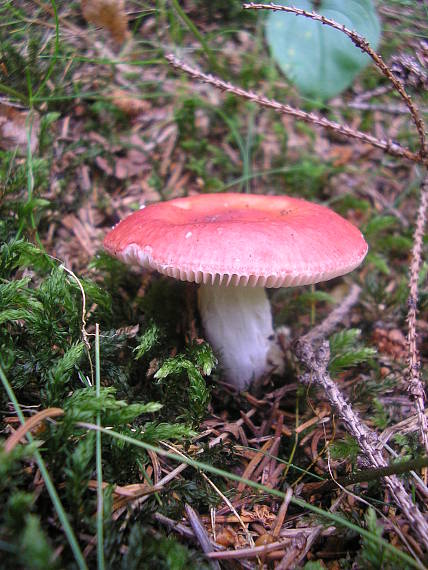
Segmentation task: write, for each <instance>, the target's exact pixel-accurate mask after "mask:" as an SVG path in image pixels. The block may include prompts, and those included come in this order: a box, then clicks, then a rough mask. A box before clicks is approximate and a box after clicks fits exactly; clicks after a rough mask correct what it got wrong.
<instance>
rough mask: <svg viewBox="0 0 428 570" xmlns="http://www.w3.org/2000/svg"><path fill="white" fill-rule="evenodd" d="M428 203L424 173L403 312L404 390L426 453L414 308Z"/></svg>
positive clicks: (427, 444)
mask: <svg viewBox="0 0 428 570" xmlns="http://www.w3.org/2000/svg"><path fill="white" fill-rule="evenodd" d="M427 206H428V177H425V180H424V181H423V183H422V188H421V199H420V204H419V210H418V216H417V220H416V229H415V233H414V237H413V248H412V257H411V261H410V280H409V290H410V291H409V299H408V304H409V309H408V313H407V325H408V334H407V340H408V343H409V371H408V381H409V386H408V388H407V389H408V391H409V393H410V397H411V399H412V400H413V401H414V403H415V406H416V412H417V415H418V421H419V426H420V432H421V439H422V443H423V445H424V447H425V451H426V452H427V453H428V420H427V417H426V415H425V391H424V386H423V383H422V379H421V362H420V358H419V351H418V347H417V342H416V340H417V333H416V316H417V310H418V298H419V295H418V281H419V272H420V269H421V263H422V245H423V237H424V229H425V222H426V211H427Z"/></svg>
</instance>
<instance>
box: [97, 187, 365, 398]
mask: <svg viewBox="0 0 428 570" xmlns="http://www.w3.org/2000/svg"><path fill="white" fill-rule="evenodd" d="M104 247H105V249H106V250H107V251H108V252H109V253H110V254H112V255H115V256H117V257H119V258H120V259H121V260H122V261H124V262H126V263H132V264H138V265H141V266H143V267H149V268H152V269H156V270H157V271H159V272H160V273H163V274H164V275H169V276H170V277H174V278H176V279H180V280H182V281H192V282H195V283H198V284H199V290H198V304H199V311H200V315H201V320H202V324H203V327H204V330H205V334H206V337H207V339H208V341H209V342H210V343H211V345H212V347H213V348H214V350H215V351H216V352H217V353H218V355H219V357H220V362H221V364H222V368H223V371H224V375H225V378H226V380H227V381H228V383H230V384H232V385H233V386H235V387H236V388H237V389H238V390H244V389H246V388H248V386H249V385H250V384H251V382H252V381H253V380H256V379H259V378H261V377H262V376H263V375H264V374H266V372H267V371H268V362H267V358H268V353H269V351H270V349H271V347H272V343H273V342H274V336H275V335H274V330H273V325H272V314H271V309H270V305H269V301H268V298H267V295H266V291H265V288H266V287H293V286H297V285H307V284H310V283H317V282H319V281H326V280H328V279H332V278H334V277H338V276H339V275H344V274H345V273H348V272H350V271H352V270H353V269H355V268H356V267H357V266H358V265H359V264H360V263H361V262H362V260H363V259H364V257H365V255H366V253H367V243H366V242H365V240H364V238H363V236H362V235H361V232H360V231H359V230H358V229H357V228H356V227H355V226H353V225H352V224H350V223H349V222H348V221H347V220H345V219H344V218H342V217H341V216H339V215H338V214H336V213H335V212H333V211H332V210H329V209H328V208H325V207H323V206H320V205H318V204H313V203H311V202H307V201H306V200H302V199H298V198H291V197H288V196H259V195H251V194H233V193H229V194H201V195H197V196H190V197H187V198H177V199H174V200H170V201H168V202H159V203H155V204H152V205H150V206H147V207H144V208H143V209H141V210H139V211H138V212H134V213H133V214H131V215H130V216H128V217H127V218H125V219H124V220H123V221H121V222H119V224H117V225H116V226H115V227H114V228H113V230H111V231H110V232H109V233H108V234H107V236H106V238H105V240H104Z"/></svg>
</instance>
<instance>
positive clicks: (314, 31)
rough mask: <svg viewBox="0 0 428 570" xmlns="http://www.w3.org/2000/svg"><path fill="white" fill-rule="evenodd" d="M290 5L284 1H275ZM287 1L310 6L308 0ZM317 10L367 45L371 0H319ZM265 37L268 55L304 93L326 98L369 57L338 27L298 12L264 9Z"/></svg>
mask: <svg viewBox="0 0 428 570" xmlns="http://www.w3.org/2000/svg"><path fill="white" fill-rule="evenodd" d="M278 3H279V4H282V5H287V4H288V5H290V2H278ZM292 5H293V6H294V7H296V8H301V9H303V10H307V11H309V12H312V11H313V10H314V4H313V2H311V1H310V0H295V1H294V2H292ZM316 11H317V13H319V14H321V15H323V16H325V17H326V18H330V19H331V20H335V21H336V22H338V23H339V24H342V25H344V26H345V27H347V28H348V29H351V30H354V31H357V32H358V33H359V34H360V35H362V36H364V37H365V38H366V39H367V40H368V41H369V43H370V45H371V47H372V48H373V49H376V47H377V45H378V43H379V38H380V23H379V20H378V17H377V15H376V11H375V9H374V6H373V2H372V0H347V1H346V2H344V1H343V0H324V1H322V2H321V7H320V9H319V10H316ZM266 39H267V43H268V45H269V47H270V50H271V52H272V55H273V58H274V59H275V61H276V63H277V64H278V65H279V67H280V68H281V70H282V71H283V72H284V73H285V75H287V77H288V78H289V79H290V80H291V81H292V82H293V83H294V84H295V85H296V86H297V88H298V89H299V90H300V91H301V93H302V94H303V95H305V96H308V97H312V98H314V99H317V100H320V99H321V100H326V99H330V98H332V97H334V96H335V95H337V94H338V93H340V92H342V91H343V90H345V89H346V88H347V87H348V86H349V85H350V84H351V83H352V81H353V79H354V77H355V76H356V75H357V73H359V72H360V71H361V70H362V69H363V68H364V67H365V66H366V65H367V64H368V63H369V62H370V58H369V56H368V55H366V54H364V53H363V52H362V51H361V50H360V49H358V48H357V47H356V46H355V45H354V44H353V43H352V41H351V40H350V38H348V37H347V36H345V34H344V33H342V32H340V31H338V30H335V29H333V28H331V27H330V26H326V25H323V24H321V22H315V21H314V20H310V19H309V18H306V17H304V16H296V15H294V14H287V13H285V12H269V14H268V17H267V22H266Z"/></svg>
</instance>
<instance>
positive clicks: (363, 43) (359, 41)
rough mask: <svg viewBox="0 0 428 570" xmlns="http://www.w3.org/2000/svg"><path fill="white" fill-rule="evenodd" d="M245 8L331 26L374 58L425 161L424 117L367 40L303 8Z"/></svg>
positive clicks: (244, 6)
mask: <svg viewBox="0 0 428 570" xmlns="http://www.w3.org/2000/svg"><path fill="white" fill-rule="evenodd" d="M243 8H244V9H245V10H272V11H274V12H288V13H290V14H296V16H305V17H306V18H310V19H311V20H315V21H316V22H321V23H322V24H324V25H326V26H330V27H331V28H334V29H335V30H339V31H340V32H342V33H344V34H345V35H347V36H348V37H349V38H350V39H351V41H352V43H353V44H354V45H355V46H356V47H358V48H359V49H361V50H362V51H363V52H365V53H366V54H367V55H369V56H370V57H371V58H372V60H373V61H374V63H375V64H376V67H377V68H378V69H379V70H380V71H381V73H382V74H383V75H384V76H385V77H386V78H387V79H388V80H389V81H390V82H391V83H392V85H393V86H394V87H395V89H396V91H397V92H398V93H399V94H400V96H401V98H402V99H403V101H404V102H405V104H406V105H407V107H408V109H409V111H410V113H411V115H412V117H413V121H414V123H415V125H416V128H417V131H418V135H419V144H420V149H419V155H420V158H421V160H423V159H424V158H425V157H426V156H427V151H426V140H425V125H424V121H423V120H422V117H421V116H420V114H419V111H418V109H417V108H416V106H415V104H414V103H413V101H412V99H411V98H410V96H409V95H408V94H407V92H406V90H405V88H404V85H403V83H402V82H401V81H400V80H399V79H398V77H396V76H395V75H394V74H393V73H392V71H391V70H390V68H389V67H388V66H387V65H386V63H385V62H384V61H383V59H382V57H381V56H380V55H379V54H378V53H376V52H375V51H374V50H373V49H372V47H371V46H370V44H369V42H368V41H367V40H366V38H364V37H363V36H361V35H360V34H358V33H357V32H355V31H354V30H350V29H349V28H346V27H345V26H343V25H342V24H339V23H338V22H335V21H334V20H331V19H330V18H326V17H325V16H321V15H320V14H316V13H315V12H308V11H307V10H302V9H301V8H294V7H290V6H281V5H278V4H256V3H254V2H251V3H249V4H244V5H243Z"/></svg>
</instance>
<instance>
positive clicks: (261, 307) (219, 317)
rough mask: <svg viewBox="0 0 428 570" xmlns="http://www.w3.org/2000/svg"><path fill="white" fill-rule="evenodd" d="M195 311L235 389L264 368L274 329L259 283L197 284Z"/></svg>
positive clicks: (246, 385) (254, 378)
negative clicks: (246, 284) (239, 284)
mask: <svg viewBox="0 0 428 570" xmlns="http://www.w3.org/2000/svg"><path fill="white" fill-rule="evenodd" d="M198 303H199V312H200V315H201V319H202V324H203V327H204V330H205V334H206V337H207V340H208V341H209V342H210V344H211V346H212V347H213V349H214V350H215V351H216V352H217V353H218V355H219V357H220V361H221V363H222V366H223V372H224V375H225V378H226V380H227V382H229V383H230V384H232V385H233V386H235V388H236V389H237V390H239V391H241V390H245V389H247V388H248V387H249V385H250V384H251V382H253V381H254V380H257V379H259V378H261V377H262V376H263V375H264V374H265V373H266V372H267V370H268V362H267V357H268V353H269V350H270V348H271V346H272V339H273V338H274V330H273V326H272V313H271V309H270V304H269V300H268V298H267V295H266V291H265V289H264V288H263V287H240V286H237V287H226V286H222V285H200V287H199V290H198Z"/></svg>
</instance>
